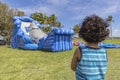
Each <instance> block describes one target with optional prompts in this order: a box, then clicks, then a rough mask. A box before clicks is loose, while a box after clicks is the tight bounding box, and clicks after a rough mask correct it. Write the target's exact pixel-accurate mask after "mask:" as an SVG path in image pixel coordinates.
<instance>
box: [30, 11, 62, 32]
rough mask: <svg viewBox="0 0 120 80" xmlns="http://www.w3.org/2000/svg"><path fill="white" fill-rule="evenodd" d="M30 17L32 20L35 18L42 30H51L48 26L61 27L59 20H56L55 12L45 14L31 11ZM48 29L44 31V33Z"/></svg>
mask: <svg viewBox="0 0 120 80" xmlns="http://www.w3.org/2000/svg"><path fill="white" fill-rule="evenodd" d="M30 17H31V18H33V19H34V20H37V21H39V22H40V24H41V25H42V27H44V28H43V30H45V31H46V30H51V28H48V27H61V23H60V22H59V21H57V17H56V16H55V14H52V15H50V16H46V15H45V14H43V13H33V14H31V16H30ZM45 27H46V28H45ZM47 32H49V31H46V33H47Z"/></svg>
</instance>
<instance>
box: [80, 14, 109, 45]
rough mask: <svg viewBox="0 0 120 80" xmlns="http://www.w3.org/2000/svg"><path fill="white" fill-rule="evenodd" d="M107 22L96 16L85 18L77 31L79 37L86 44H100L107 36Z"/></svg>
mask: <svg viewBox="0 0 120 80" xmlns="http://www.w3.org/2000/svg"><path fill="white" fill-rule="evenodd" d="M108 26H109V25H108V23H107V21H105V20H103V19H102V18H100V17H99V16H97V15H91V16H87V17H86V18H85V19H84V20H83V22H82V24H81V26H80V29H79V37H82V38H83V39H84V40H85V41H86V42H92V43H93V42H101V41H103V40H105V38H106V37H107V36H108V35H109V30H108V29H107V27H108Z"/></svg>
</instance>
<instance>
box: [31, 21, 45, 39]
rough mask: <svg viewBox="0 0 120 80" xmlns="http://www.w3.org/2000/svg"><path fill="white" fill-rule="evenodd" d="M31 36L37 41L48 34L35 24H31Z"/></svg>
mask: <svg viewBox="0 0 120 80" xmlns="http://www.w3.org/2000/svg"><path fill="white" fill-rule="evenodd" d="M29 36H30V37H31V38H33V39H35V40H39V39H40V38H42V37H44V36H46V34H45V33H44V32H43V31H42V30H41V29H40V28H38V27H37V26H36V25H35V24H34V23H31V24H30V26H29Z"/></svg>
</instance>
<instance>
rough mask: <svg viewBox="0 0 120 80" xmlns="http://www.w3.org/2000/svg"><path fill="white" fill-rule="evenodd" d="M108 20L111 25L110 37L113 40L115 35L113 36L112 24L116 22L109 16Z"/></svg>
mask: <svg viewBox="0 0 120 80" xmlns="http://www.w3.org/2000/svg"><path fill="white" fill-rule="evenodd" d="M106 20H107V21H108V23H109V25H110V32H111V35H110V37H111V39H113V35H112V25H111V23H112V22H114V20H113V17H112V16H108V18H107V19H106Z"/></svg>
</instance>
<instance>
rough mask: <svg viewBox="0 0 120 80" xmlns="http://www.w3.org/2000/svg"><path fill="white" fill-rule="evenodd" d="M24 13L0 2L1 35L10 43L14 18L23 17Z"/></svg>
mask: <svg viewBox="0 0 120 80" xmlns="http://www.w3.org/2000/svg"><path fill="white" fill-rule="evenodd" d="M22 15H24V12H22V11H19V10H18V9H11V8H9V6H7V4H4V3H2V2H1V1H0V32H1V33H0V35H3V36H4V37H5V38H6V40H7V41H10V38H11V35H12V29H13V21H12V18H13V16H22Z"/></svg>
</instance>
